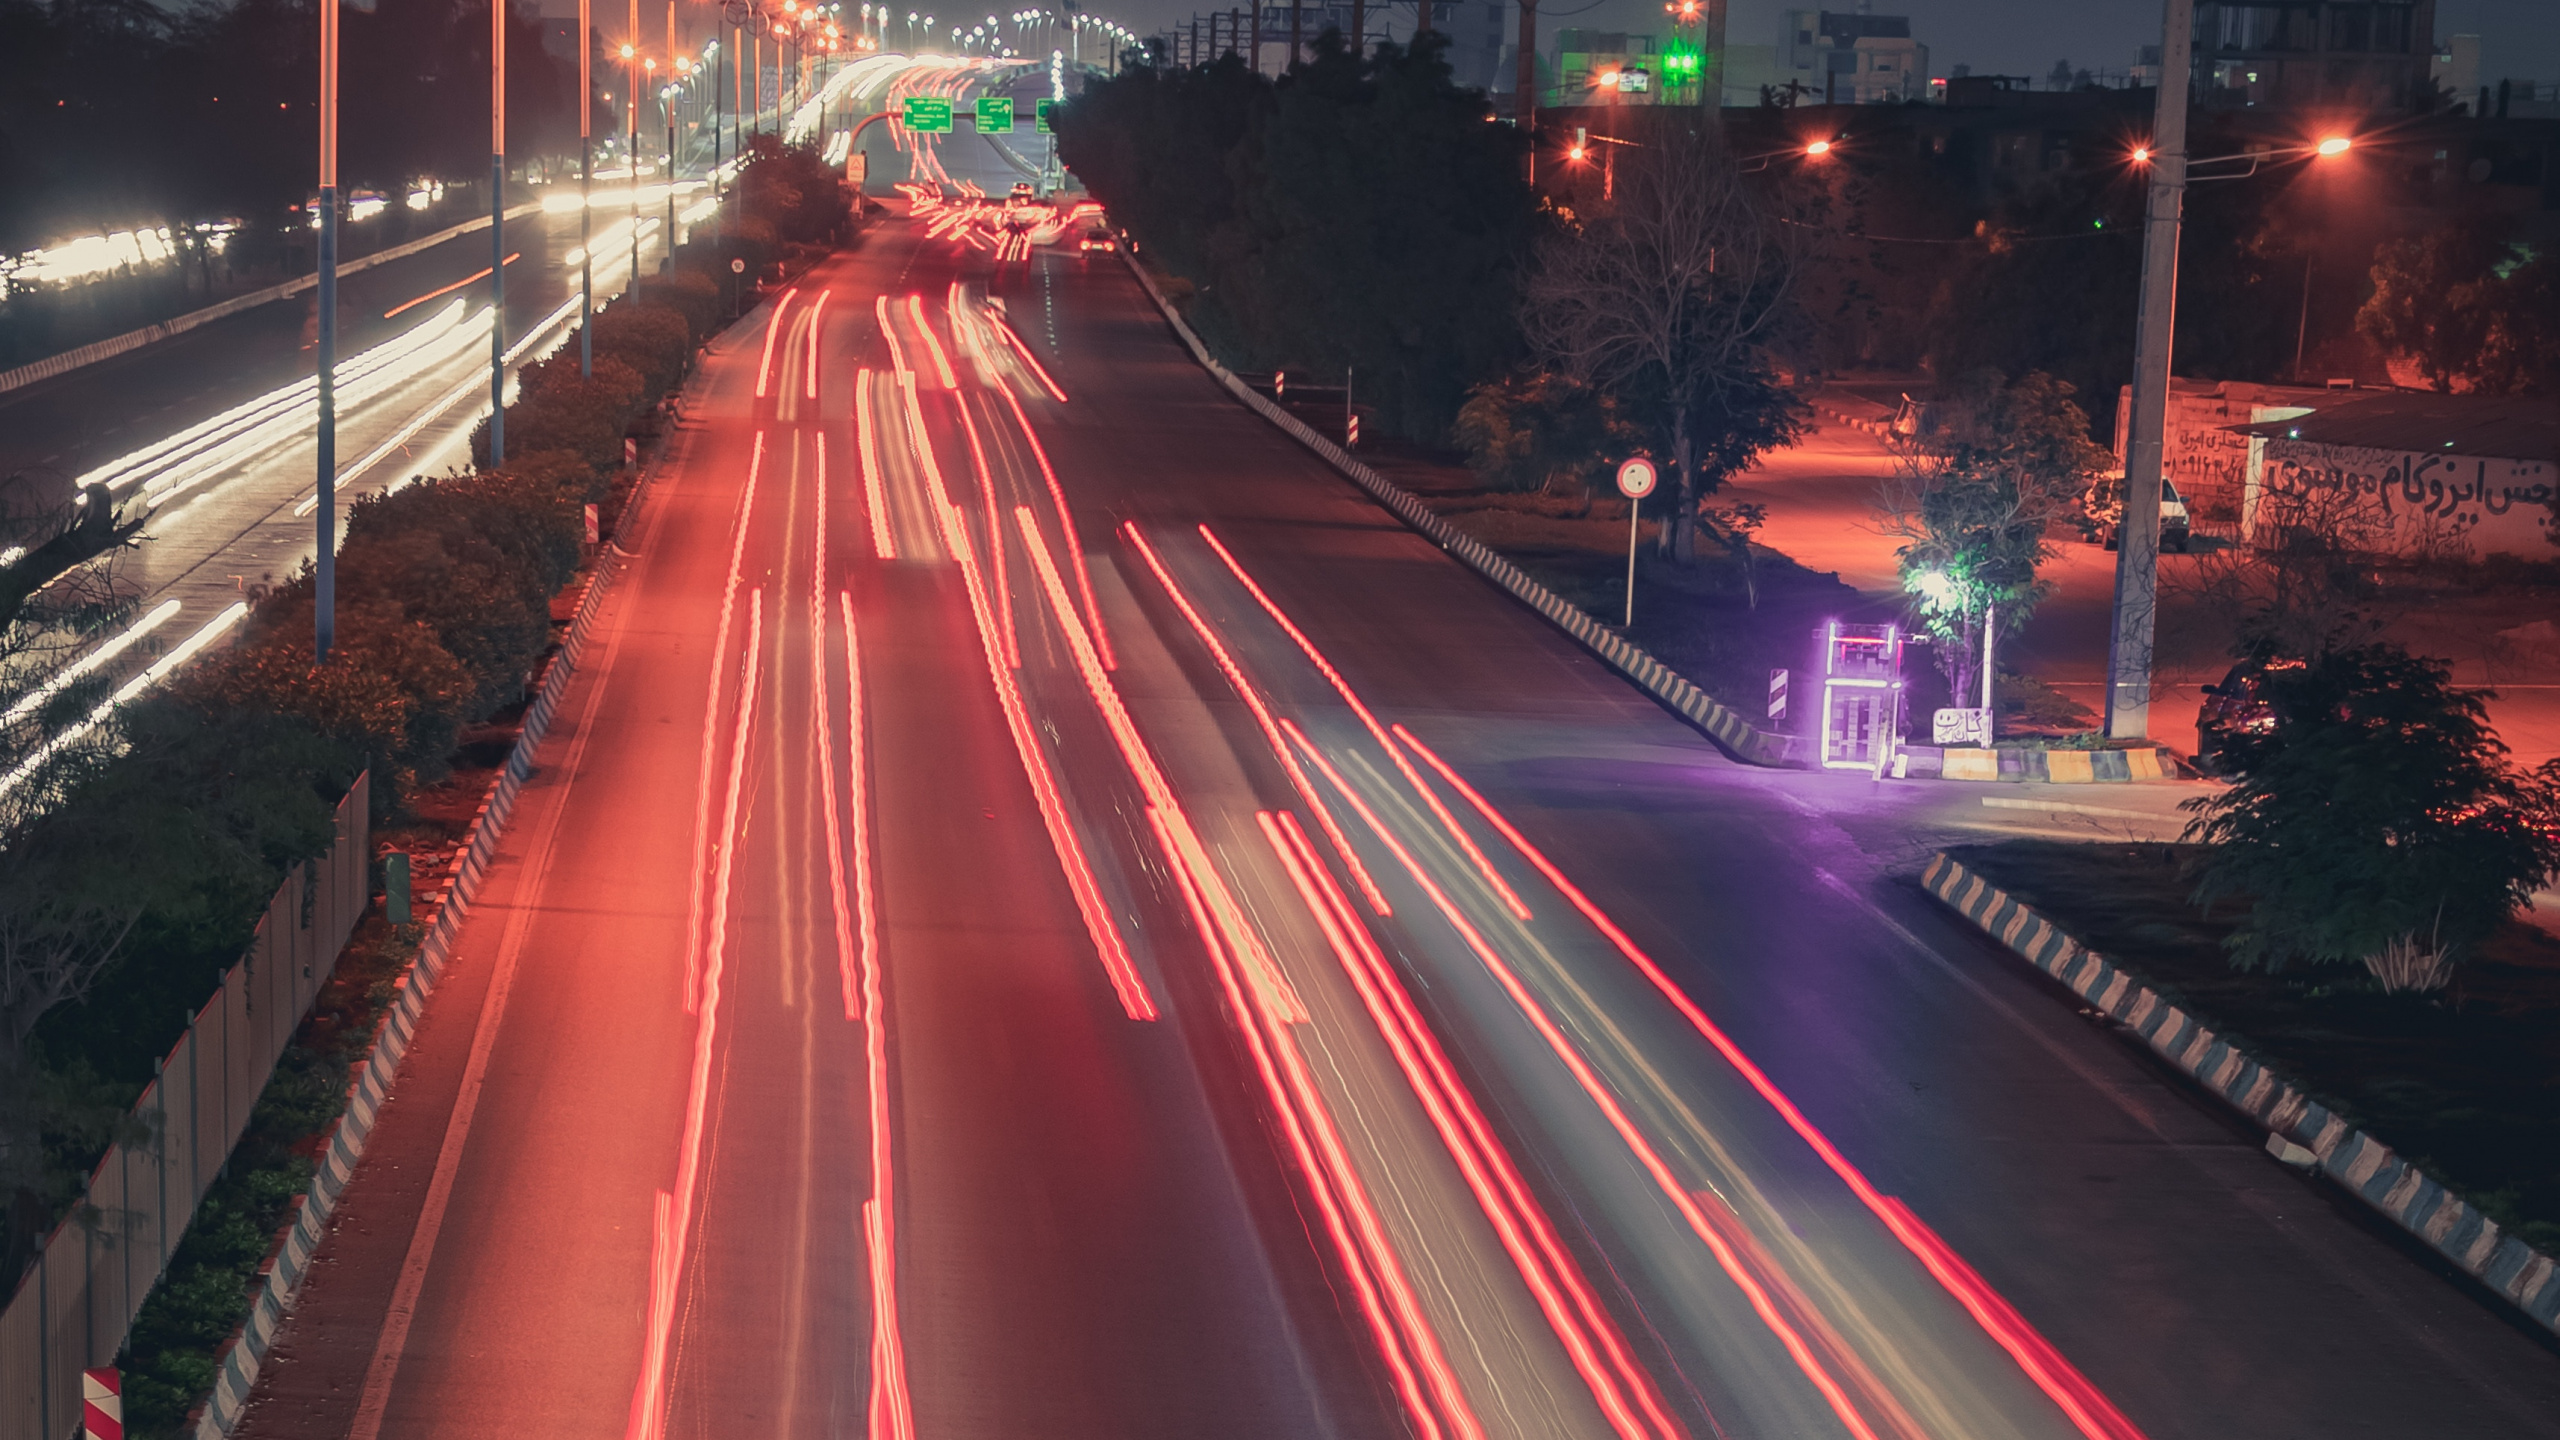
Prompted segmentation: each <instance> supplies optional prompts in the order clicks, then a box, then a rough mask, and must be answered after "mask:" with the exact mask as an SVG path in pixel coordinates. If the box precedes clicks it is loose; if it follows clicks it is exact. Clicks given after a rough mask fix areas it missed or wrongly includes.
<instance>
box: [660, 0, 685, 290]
mask: <svg viewBox="0 0 2560 1440" xmlns="http://www.w3.org/2000/svg"><path fill="white" fill-rule="evenodd" d="M680 73H681V72H679V71H678V70H677V69H676V0H667V86H666V89H667V90H673V89H675V87H676V85H677V84H678V76H679V74H680ZM658 114H659V115H660V117H662V118H663V119H664V120H665V121H666V122H667V223H666V226H665V228H663V229H661V230H660V231H659V232H658V273H660V274H662V275H663V274H665V273H667V272H668V271H671V270H673V269H675V268H676V102H675V98H674V97H673V96H672V95H669V94H668V93H666V91H661V92H659V95H658Z"/></svg>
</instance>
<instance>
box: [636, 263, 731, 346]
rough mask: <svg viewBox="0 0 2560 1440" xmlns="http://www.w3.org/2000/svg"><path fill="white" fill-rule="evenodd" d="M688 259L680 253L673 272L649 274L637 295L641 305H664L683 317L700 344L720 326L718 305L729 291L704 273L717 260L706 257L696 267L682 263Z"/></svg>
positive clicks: (694, 341) (695, 341)
mask: <svg viewBox="0 0 2560 1440" xmlns="http://www.w3.org/2000/svg"><path fill="white" fill-rule="evenodd" d="M684 248H685V249H687V250H690V249H692V248H693V247H692V246H690V245H688V246H686V247H684ZM690 258H691V257H689V256H679V257H678V268H677V269H676V270H675V272H674V273H672V274H668V275H652V276H650V277H648V278H647V279H645V280H642V281H641V282H640V288H639V290H638V292H637V294H638V299H639V301H640V304H641V305H642V306H643V307H663V308H665V309H668V310H672V311H674V312H676V313H677V314H679V315H681V316H683V317H684V323H685V329H686V331H687V332H688V333H689V334H690V336H691V337H692V340H693V343H695V344H697V345H699V344H701V343H702V341H703V340H704V339H705V338H707V337H708V336H709V335H710V334H711V332H712V331H714V330H716V329H718V328H719V327H720V309H721V304H722V302H723V300H724V299H725V298H726V296H727V294H728V292H727V291H726V290H724V289H722V288H721V284H720V282H719V281H718V280H717V279H715V278H713V276H712V275H710V274H709V273H707V271H708V269H710V268H714V267H716V266H717V265H718V263H719V262H717V261H716V260H711V259H710V258H709V257H708V256H706V257H704V261H705V265H704V266H703V267H702V268H696V267H693V266H691V265H688V264H686V263H685V262H686V261H687V260H689V259H690Z"/></svg>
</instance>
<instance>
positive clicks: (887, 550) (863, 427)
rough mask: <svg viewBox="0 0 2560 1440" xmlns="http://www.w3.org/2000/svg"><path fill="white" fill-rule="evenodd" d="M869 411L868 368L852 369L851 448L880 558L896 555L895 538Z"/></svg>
mask: <svg viewBox="0 0 2560 1440" xmlns="http://www.w3.org/2000/svg"><path fill="white" fill-rule="evenodd" d="M876 429H877V423H876V422H875V421H874V420H873V418H872V414H871V371H870V370H869V369H868V368H867V367H866V368H863V369H859V370H856V371H854V372H853V435H854V448H855V449H856V450H857V451H859V452H860V453H861V456H862V503H863V507H864V508H865V509H866V510H868V511H869V512H870V515H871V551H872V553H873V554H875V555H877V556H879V557H880V558H881V559H883V560H895V559H897V558H898V541H897V537H896V535H895V534H894V533H893V527H892V526H891V525H890V523H889V489H888V486H887V485H886V484H884V483H883V482H882V480H881V476H880V437H879V436H878V434H877V433H875V432H876Z"/></svg>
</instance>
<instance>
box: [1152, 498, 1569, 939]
mask: <svg viewBox="0 0 2560 1440" xmlns="http://www.w3.org/2000/svg"><path fill="white" fill-rule="evenodd" d="M1200 538H1202V539H1203V540H1206V541H1208V542H1209V548H1210V549H1211V550H1214V551H1216V552H1217V555H1218V558H1219V559H1220V560H1222V561H1224V562H1225V563H1226V567H1227V569H1228V571H1229V572H1230V573H1232V574H1233V575H1234V576H1235V577H1236V579H1237V580H1238V581H1239V582H1241V583H1242V584H1243V585H1244V588H1245V592H1246V593H1247V594H1250V595H1251V596H1253V598H1254V602H1255V603H1256V604H1259V605H1260V606H1261V607H1262V610H1263V613H1264V614H1266V615H1269V616H1270V617H1271V618H1272V620H1273V621H1275V622H1276V623H1277V624H1278V625H1279V626H1280V628H1281V630H1282V631H1283V632H1285V633H1286V634H1287V635H1288V637H1289V638H1290V639H1291V640H1293V641H1295V642H1297V646H1298V649H1299V650H1300V651H1301V652H1303V653H1304V654H1305V655H1306V657H1307V659H1308V660H1310V661H1312V662H1313V663H1314V665H1315V667H1316V671H1317V673H1319V674H1321V675H1323V676H1324V678H1325V680H1326V682H1327V683H1329V684H1331V685H1332V686H1333V689H1334V693H1336V694H1338V695H1340V696H1341V697H1342V699H1343V703H1344V704H1347V705H1349V706H1350V707H1351V713H1352V714H1354V715H1357V716H1359V717H1360V723H1361V725H1362V726H1363V727H1365V728H1366V729H1367V730H1368V732H1369V735H1370V737H1371V738H1372V739H1374V740H1376V741H1377V742H1378V748H1379V749H1381V750H1384V751H1385V752H1387V758H1389V759H1391V760H1393V761H1394V762H1395V766H1396V770H1397V772H1398V773H1400V774H1402V775H1403V776H1404V778H1405V781H1406V783H1408V784H1410V785H1411V786H1412V787H1413V788H1414V791H1415V793H1417V794H1419V795H1420V796H1421V797H1422V799H1423V803H1424V804H1426V805H1428V806H1429V807H1430V809H1431V814H1432V816H1433V817H1434V818H1435V819H1437V820H1438V821H1439V822H1440V824H1441V827H1442V828H1444V829H1446V830H1447V831H1448V832H1449V836H1450V838H1451V839H1453V840H1455V841H1456V842H1457V844H1458V850H1459V852H1460V853H1461V854H1463V855H1465V856H1466V857H1467V860H1468V861H1469V863H1471V864H1473V865H1474V866H1475V868H1476V873H1477V874H1479V875H1481V876H1483V877H1484V882H1485V884H1486V885H1487V886H1488V887H1490V888H1491V889H1492V891H1493V893H1494V895H1495V897H1496V898H1498V899H1500V900H1501V901H1502V905H1503V908H1504V909H1506V910H1509V911H1510V912H1511V914H1512V916H1513V917H1514V918H1515V919H1520V920H1526V919H1528V918H1529V907H1528V906H1527V905H1526V904H1524V903H1522V901H1521V899H1520V896H1519V895H1518V894H1517V893H1516V892H1515V891H1513V890H1512V888H1511V883H1510V882H1509V881H1507V880H1505V879H1503V878H1502V874H1501V872H1500V871H1497V870H1495V869H1494V868H1493V862H1492V861H1490V860H1488V859H1486V858H1485V855H1484V852H1483V851H1482V850H1479V849H1477V848H1476V842H1475V837H1474V836H1472V835H1469V834H1468V833H1467V831H1466V827H1465V826H1463V825H1460V824H1459V823H1458V817H1457V816H1455V815H1452V814H1450V813H1449V807H1448V806H1446V805H1443V804H1441V803H1440V796H1439V794H1438V793H1437V792H1435V791H1434V790H1432V788H1431V787H1430V786H1429V785H1428V784H1425V783H1424V782H1423V779H1422V776H1421V775H1420V774H1419V773H1418V772H1416V771H1415V770H1414V768H1413V762H1412V761H1410V760H1407V759H1406V758H1404V752H1403V751H1401V750H1398V749H1397V748H1396V744H1395V742H1394V741H1393V740H1390V739H1388V738H1387V732H1386V728H1385V727H1384V726H1382V725H1380V724H1379V723H1378V717H1377V716H1375V715H1373V714H1371V713H1369V707H1368V706H1367V705H1365V704H1363V703H1361V700H1360V697H1359V696H1358V695H1357V694H1355V693H1353V691H1352V689H1351V684H1350V682H1349V681H1347V680H1345V679H1343V678H1342V672H1341V671H1339V670H1336V669H1334V668H1333V662H1332V661H1330V660H1327V659H1326V658H1325V657H1324V655H1323V653H1322V652H1321V651H1319V650H1317V649H1316V647H1315V642H1313V641H1311V640H1309V639H1308V638H1307V636H1306V632H1305V631H1303V630H1300V629H1299V628H1298V626H1297V622H1296V621H1293V620H1291V619H1290V618H1289V617H1288V616H1287V615H1286V614H1284V613H1282V611H1281V609H1280V607H1279V606H1278V605H1277V604H1275V603H1273V601H1272V599H1271V597H1270V596H1269V595H1268V594H1266V593H1264V591H1263V588H1262V586H1261V585H1260V584H1259V583H1258V582H1256V581H1255V580H1254V578H1253V577H1252V576H1251V575H1249V574H1247V573H1245V568H1244V566H1242V565H1241V564H1238V563H1237V561H1236V557H1235V556H1234V555H1233V554H1231V553H1229V551H1228V550H1227V547H1226V546H1225V545H1224V544H1223V543H1221V542H1220V541H1219V539H1218V537H1217V534H1216V532H1214V531H1212V530H1211V529H1210V528H1209V527H1208V526H1207V525H1205V524H1204V525H1202V526H1201V527H1200Z"/></svg>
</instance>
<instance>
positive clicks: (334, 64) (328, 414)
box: [311, 0, 338, 665]
mask: <svg viewBox="0 0 2560 1440" xmlns="http://www.w3.org/2000/svg"><path fill="white" fill-rule="evenodd" d="M319 262H320V337H319V351H320V354H319V361H320V367H319V369H320V373H319V381H320V433H319V435H318V437H317V439H318V441H319V450H320V460H319V466H318V471H319V473H318V475H317V476H316V477H315V481H316V488H315V491H314V494H315V495H316V497H317V498H318V500H319V502H320V511H319V514H320V533H319V536H318V539H319V550H320V553H319V556H318V558H317V559H316V560H315V561H314V563H313V565H312V571H311V659H312V663H313V664H315V665H320V664H326V663H327V662H328V659H329V644H330V642H331V641H332V640H334V639H335V638H336V633H337V606H338V397H337V394H336V388H337V368H338V6H337V0H320V256H319Z"/></svg>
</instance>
